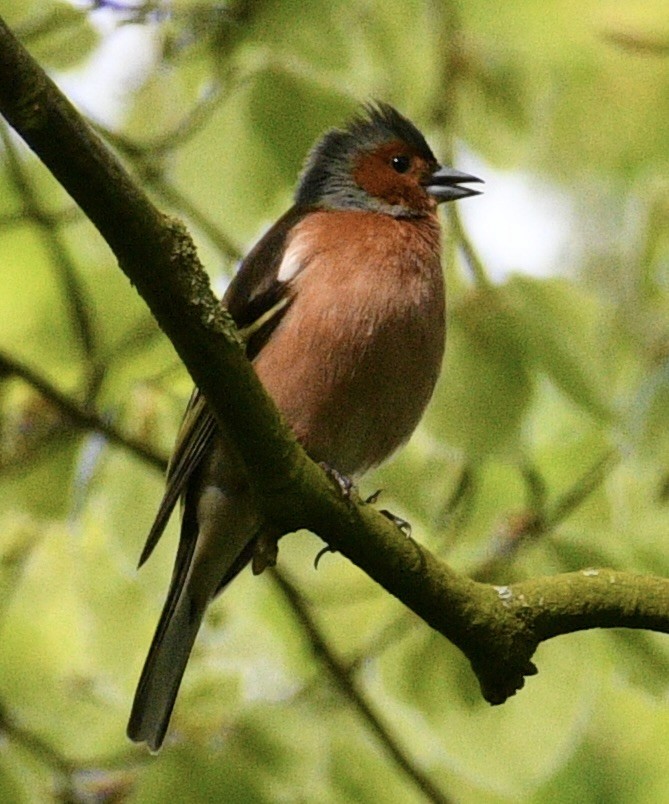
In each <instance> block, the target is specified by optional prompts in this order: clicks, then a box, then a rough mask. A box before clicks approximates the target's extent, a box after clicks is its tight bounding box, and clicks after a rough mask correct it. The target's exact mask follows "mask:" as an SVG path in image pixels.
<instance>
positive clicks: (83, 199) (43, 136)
mask: <svg viewBox="0 0 669 804" xmlns="http://www.w3.org/2000/svg"><path fill="white" fill-rule="evenodd" d="M0 112H2V114H3V115H4V116H5V117H6V118H7V120H8V121H9V122H10V124H11V125H12V126H13V127H14V128H15V129H16V130H17V132H18V133H19V134H20V135H21V136H22V137H23V138H24V140H25V141H26V142H27V143H28V145H29V146H30V147H31V148H32V149H33V150H34V151H35V152H36V153H37V155H38V156H39V157H40V159H41V160H42V161H43V162H44V164H45V165H46V166H47V167H48V168H49V170H50V171H51V172H52V173H53V174H54V176H55V177H56V178H57V179H58V180H59V181H60V182H61V183H62V184H63V186H64V187H65V188H66V189H67V191H68V192H69V193H70V195H71V196H72V197H73V198H74V199H75V201H76V202H77V203H78V204H79V206H80V207H81V208H82V209H83V211H84V212H85V214H86V215H87V216H88V217H89V218H90V220H91V221H92V222H93V224H94V225H95V226H96V227H97V229H98V230H99V231H100V233H101V235H102V236H103V237H104V239H105V240H106V242H107V243H108V245H109V246H110V248H111V249H112V251H113V252H114V254H115V255H116V258H117V259H118V262H119V265H120V266H121V268H122V269H123V271H124V272H125V273H126V275H127V276H128V278H129V279H130V281H131V282H132V283H133V284H134V285H135V286H136V287H137V289H138V291H139V293H140V294H141V296H142V297H143V299H144V300H145V302H146V303H147V305H148V306H149V308H150V309H151V311H152V313H153V315H154V316H155V318H156V320H157V321H158V323H159V324H160V326H161V327H162V329H163V330H164V332H165V333H166V335H167V336H168V337H169V339H170V341H171V342H172V343H173V345H174V347H175V349H176V351H177V352H178V354H179V356H180V357H181V359H182V360H183V362H184V363H185V365H186V367H187V368H188V370H189V372H190V374H191V376H192V378H193V380H194V381H195V383H196V384H197V385H198V386H199V387H200V389H201V390H202V392H203V393H204V395H205V397H206V399H207V402H208V403H209V405H210V406H211V409H212V411H213V413H214V414H215V416H216V418H217V420H218V422H219V424H220V425H221V427H223V428H224V429H225V430H226V432H227V433H228V434H229V436H230V438H232V439H233V441H234V443H235V445H236V446H237V447H238V449H239V451H240V453H241V454H242V455H243V456H244V459H245V461H246V463H247V466H248V468H249V470H250V471H249V475H250V477H252V478H253V480H254V484H255V488H256V492H257V498H258V504H259V505H260V506H261V507H262V509H263V511H264V513H265V514H266V515H267V517H268V518H269V519H270V520H271V521H272V522H274V523H275V524H276V526H277V528H279V529H281V530H282V531H283V532H286V533H287V532H290V531H294V530H297V529H299V528H302V527H306V528H308V529H309V530H311V531H313V532H315V533H317V534H319V535H320V536H321V537H322V538H323V539H324V540H325V541H326V542H327V543H328V544H329V545H330V547H331V548H333V549H336V550H339V551H340V552H342V553H343V554H344V555H346V557H347V558H349V559H350V560H351V561H353V562H354V563H355V564H356V565H358V566H359V567H360V568H361V569H362V570H363V571H365V572H366V573H367V574H368V575H369V576H370V577H372V578H373V579H374V580H376V581H377V582H378V583H379V584H380V585H381V586H383V587H384V588H385V589H386V590H387V591H388V592H390V593H391V594H393V595H395V596H396V597H397V598H399V599H400V600H401V601H402V602H403V603H404V604H405V605H406V606H408V607H409V608H411V609H412V610H413V611H414V612H415V613H416V614H418V616H420V617H421V618H422V619H423V620H425V622H426V623H428V624H429V625H430V626H432V627H433V628H435V629H436V630H437V631H439V632H440V633H441V634H443V635H444V636H445V637H447V638H448V639H450V640H451V641H452V642H453V643H454V644H455V645H457V646H458V647H459V648H460V649H461V650H462V651H463V652H464V653H465V654H466V655H467V657H468V658H469V660H470V662H471V664H472V667H473V669H474V671H475V672H476V674H477V676H478V678H479V682H480V684H481V688H482V691H483V694H484V696H485V698H486V699H487V700H488V701H490V702H491V703H502V702H503V701H504V700H506V698H507V697H508V696H509V695H512V694H513V693H514V692H515V691H516V690H518V689H520V687H521V686H522V685H523V683H524V676H525V675H530V674H533V673H534V672H536V670H535V668H534V666H533V664H532V663H531V657H532V655H533V653H534V651H535V649H536V647H537V645H538V643H539V642H540V641H541V640H542V639H547V638H550V637H552V636H556V635H558V634H561V633H569V632H571V631H574V630H578V629H582V628H593V627H600V626H604V627H610V626H614V625H617V626H624V627H639V628H652V629H654V630H658V631H663V632H669V581H667V580H663V579H660V578H652V577H644V576H639V575H634V574H624V573H613V572H612V571H609V570H606V571H601V572H599V573H595V572H594V571H585V572H582V573H572V574H569V575H561V576H556V577H554V578H550V579H545V578H544V579H537V580H533V581H526V582H524V583H521V584H517V585H515V586H513V587H494V586H490V585H488V584H483V583H477V582H475V581H472V580H470V579H468V578H465V577H462V576H460V575H458V574H457V573H455V572H453V571H452V570H451V569H450V568H449V567H448V566H446V565H445V564H444V563H442V562H441V561H439V560H438V559H437V558H436V557H435V556H433V555H432V554H431V553H430V552H429V551H427V550H426V549H425V548H423V547H421V546H420V545H418V544H416V543H415V542H414V541H413V540H411V539H407V538H405V537H404V536H403V535H402V534H401V533H400V532H399V531H398V530H397V528H395V527H394V526H393V525H392V524H391V523H390V522H389V521H388V520H387V519H386V518H385V517H383V516H381V515H380V514H379V513H378V512H377V511H375V510H374V509H373V508H372V507H371V506H370V505H365V504H363V503H362V502H360V501H359V500H350V499H343V498H342V496H341V494H340V493H339V491H338V489H336V488H334V487H333V485H332V483H331V482H330V481H329V480H328V478H327V477H326V475H325V473H324V472H323V471H322V470H321V469H320V468H319V467H318V466H316V465H315V464H314V463H313V462H312V461H310V460H309V458H308V457H307V455H306V454H305V452H304V451H303V450H302V449H301V447H300V446H299V445H298V443H297V442H296V440H295V438H294V436H293V434H292V433H291V432H290V431H289V429H288V428H287V426H286V425H285V423H284V422H283V420H282V418H281V416H280V414H279V413H278V411H277V410H276V408H275V406H274V405H273V404H272V402H271V400H270V399H269V397H268V396H267V394H266V393H265V391H264V389H263V387H262V386H261V384H260V383H259V381H258V379H257V377H256V375H255V373H254V371H253V368H252V366H251V364H250V363H249V362H248V361H247V359H246V357H245V356H244V353H243V349H242V347H241V344H240V342H239V339H238V336H237V333H236V330H235V328H234V325H233V323H232V320H231V318H230V316H229V315H228V314H227V312H226V311H225V310H224V309H223V308H222V307H221V306H220V305H219V304H218V303H217V301H216V299H215V298H214V296H213V294H212V293H211V290H210V287H209V281H208V278H207V276H206V274H205V272H204V270H203V268H202V266H201V264H200V263H199V261H198V258H197V255H196V253H195V248H194V246H193V243H192V241H191V239H190V238H189V236H188V234H187V232H186V231H185V229H184V227H183V226H182V225H181V224H180V223H179V222H177V221H175V220H173V219H170V218H167V217H166V216H164V215H162V214H161V213H160V212H159V211H158V210H157V209H156V208H155V207H154V206H153V205H152V203H151V202H150V200H149V199H148V198H147V196H146V194H145V193H144V192H143V191H142V190H141V188H140V187H138V186H137V185H136V184H135V182H133V180H132V179H131V178H130V176H129V175H128V174H127V172H126V171H125V169H124V168H123V166H122V165H121V164H120V163H119V162H118V160H117V159H116V158H115V157H114V156H113V155H112V154H111V153H110V152H109V151H108V149H106V148H105V146H104V145H103V143H102V142H101V140H100V139H99V138H98V137H97V135H96V134H95V133H94V132H92V131H91V129H90V128H89V127H88V126H87V125H86V124H85V122H84V121H83V120H82V118H81V116H80V115H79V114H78V113H77V111H76V110H75V109H74V108H73V106H72V105H71V104H70V103H69V102H68V101H67V99H66V98H65V97H64V96H63V95H62V94H61V93H60V92H59V90H58V89H57V88H56V87H55V85H54V84H53V83H52V82H51V81H50V79H49V78H48V77H47V76H46V75H45V73H44V72H43V71H42V70H41V68H40V67H39V66H38V65H37V64H36V63H35V62H34V61H33V60H32V58H31V57H30V56H29V54H28V53H27V52H26V51H25V50H24V49H23V48H22V47H21V45H20V43H19V42H18V41H17V40H16V39H15V37H14V36H13V35H12V34H11V32H10V31H9V30H8V28H7V27H6V25H5V24H4V22H2V20H0ZM222 379H223V382H222V381H221V380H222Z"/></svg>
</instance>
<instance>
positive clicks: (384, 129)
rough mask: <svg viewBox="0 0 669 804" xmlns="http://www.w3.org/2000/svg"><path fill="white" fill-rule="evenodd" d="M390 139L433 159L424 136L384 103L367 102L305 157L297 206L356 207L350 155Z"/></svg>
mask: <svg viewBox="0 0 669 804" xmlns="http://www.w3.org/2000/svg"><path fill="white" fill-rule="evenodd" d="M393 140H402V142H405V143H407V145H410V146H411V147H412V148H413V149H414V150H415V151H416V152H417V153H418V154H420V155H421V156H422V157H423V158H424V159H426V160H427V161H429V162H434V163H435V164H436V159H435V157H434V154H433V153H432V151H431V149H430V146H429V145H428V144H427V142H426V141H425V137H423V135H422V134H421V133H420V131H419V130H418V129H417V128H416V126H414V124H413V123H412V122H411V121H410V120H408V119H407V118H406V117H404V116H403V115H401V114H400V113H399V112H398V111H397V109H395V108H393V107H392V106H390V105H389V104H388V103H381V102H378V103H374V104H367V105H366V106H365V107H364V112H363V114H361V115H358V116H357V117H355V118H354V119H353V120H351V122H350V123H349V124H348V125H347V126H346V127H345V128H343V129H332V130H331V131H328V132H326V133H325V134H324V135H323V137H322V138H321V139H320V140H319V141H318V142H317V143H316V145H315V146H314V147H313V148H312V150H311V152H310V154H309V156H308V157H307V160H306V163H305V166H304V170H303V171H302V176H301V179H300V183H299V185H298V188H297V191H296V193H295V203H296V204H298V205H300V206H316V205H321V204H332V205H334V206H337V207H341V208H346V207H354V208H355V207H360V206H362V205H363V201H362V199H361V196H360V188H359V187H358V186H357V185H356V184H355V182H354V180H353V175H352V166H353V161H354V157H356V156H357V155H358V154H360V153H361V152H364V151H367V150H373V149H374V148H377V147H378V146H379V145H382V144H384V143H387V142H392V141H393Z"/></svg>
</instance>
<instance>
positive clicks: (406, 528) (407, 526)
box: [379, 508, 411, 539]
mask: <svg viewBox="0 0 669 804" xmlns="http://www.w3.org/2000/svg"><path fill="white" fill-rule="evenodd" d="M379 513H380V514H383V516H385V518H386V519H389V520H390V521H391V522H392V523H393V525H395V527H397V528H399V529H400V530H401V531H402V533H403V534H404V535H405V536H406V537H407V539H410V538H411V522H407V521H406V519H402V517H400V516H396V515H395V514H393V513H392V511H388V510H386V509H385V508H382V509H381V510H380V511H379Z"/></svg>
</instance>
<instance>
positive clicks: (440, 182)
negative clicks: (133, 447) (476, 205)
mask: <svg viewBox="0 0 669 804" xmlns="http://www.w3.org/2000/svg"><path fill="white" fill-rule="evenodd" d="M472 181H474V182H480V183H481V184H482V183H483V179H478V178H476V176H470V175H469V174H468V173H461V172H460V171H459V170H455V169H454V168H450V167H443V166H442V165H439V167H437V169H436V170H435V171H434V172H433V173H432V175H431V176H430V177H429V178H428V179H427V181H426V182H425V189H426V191H427V192H428V193H429V194H430V195H431V196H432V197H433V198H436V200H437V203H439V204H441V203H442V202H443V201H457V200H458V199H459V198H468V197H469V196H470V195H480V194H481V190H472V189H471V187H460V185H461V184H463V183H467V182H472Z"/></svg>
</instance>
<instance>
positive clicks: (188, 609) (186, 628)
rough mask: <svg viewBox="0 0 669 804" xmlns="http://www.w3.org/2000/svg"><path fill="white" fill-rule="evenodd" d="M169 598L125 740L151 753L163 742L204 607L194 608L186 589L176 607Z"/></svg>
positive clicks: (139, 688) (141, 679)
mask: <svg viewBox="0 0 669 804" xmlns="http://www.w3.org/2000/svg"><path fill="white" fill-rule="evenodd" d="M169 603H170V601H169V599H168V601H167V603H166V605H165V608H164V609H163V613H162V615H161V617H160V621H159V623H158V629H157V630H156V634H155V636H154V638H153V642H152V643H151V648H150V649H149V655H148V656H147V658H146V662H145V663H144V669H143V670H142V675H141V677H140V680H139V685H138V687H137V692H136V693H135V700H134V702H133V705H132V712H131V714H130V722H129V723H128V737H130V739H131V740H134V741H135V742H138V743H139V742H146V743H147V744H148V746H149V748H150V749H151V750H152V751H157V750H158V749H159V748H160V746H161V745H162V743H163V739H164V738H165V732H166V731H167V727H168V725H169V722H170V717H171V715H172V709H173V708H174V702H175V700H176V697H177V693H178V692H179V687H180V685H181V679H182V678H183V674H184V671H185V670H186V664H187V663H188V657H189V656H190V652H191V650H192V648H193V643H194V642H195V637H196V636H197V632H198V631H199V630H200V624H201V622H202V617H203V615H204V611H205V607H204V606H196V604H195V603H194V601H192V600H191V599H190V595H189V594H188V590H187V589H183V590H182V594H181V595H180V597H179V599H178V600H177V602H176V605H172V606H170V605H169Z"/></svg>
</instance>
